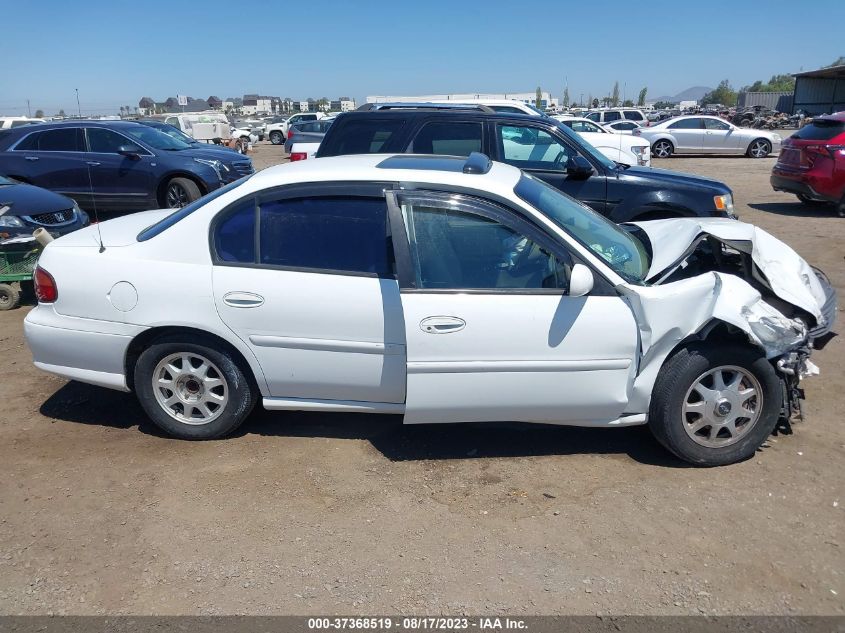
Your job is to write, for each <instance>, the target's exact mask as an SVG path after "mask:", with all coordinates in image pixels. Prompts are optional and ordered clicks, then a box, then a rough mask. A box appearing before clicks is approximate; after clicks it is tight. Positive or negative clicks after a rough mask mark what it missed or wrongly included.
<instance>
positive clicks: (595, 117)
mask: <svg viewBox="0 0 845 633" xmlns="http://www.w3.org/2000/svg"><path fill="white" fill-rule="evenodd" d="M584 118H587V119H590V121H596V122H598V121H601V112H589V113H587V115H586V116H585V117H584Z"/></svg>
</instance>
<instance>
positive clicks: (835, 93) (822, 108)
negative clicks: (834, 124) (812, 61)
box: [792, 65, 845, 114]
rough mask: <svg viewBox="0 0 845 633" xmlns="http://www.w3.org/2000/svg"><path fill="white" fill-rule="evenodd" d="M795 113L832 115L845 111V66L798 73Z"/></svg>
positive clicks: (794, 101) (793, 108)
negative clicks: (800, 111)
mask: <svg viewBox="0 0 845 633" xmlns="http://www.w3.org/2000/svg"><path fill="white" fill-rule="evenodd" d="M793 76H794V77H795V92H794V93H793V97H792V111H793V113H795V112H798V111H799V110H803V111H804V112H806V113H808V114H832V113H833V112H841V111H843V110H845V65H841V66H831V67H830V68H821V69H819V70H811V71H808V72H805V73H797V74H796V75H793Z"/></svg>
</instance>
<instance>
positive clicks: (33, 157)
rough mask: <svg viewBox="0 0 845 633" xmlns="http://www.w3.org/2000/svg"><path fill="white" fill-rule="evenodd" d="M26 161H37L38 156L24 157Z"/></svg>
mask: <svg viewBox="0 0 845 633" xmlns="http://www.w3.org/2000/svg"><path fill="white" fill-rule="evenodd" d="M24 160H32V161H36V160H38V156H24Z"/></svg>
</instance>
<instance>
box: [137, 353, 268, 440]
mask: <svg viewBox="0 0 845 633" xmlns="http://www.w3.org/2000/svg"><path fill="white" fill-rule="evenodd" d="M135 393H136V394H137V396H138V401H139V402H140V403H141V406H142V407H143V408H144V411H145V412H146V413H147V415H148V416H149V417H150V419H151V420H152V421H153V422H154V423H155V424H156V426H158V427H159V428H161V429H162V430H164V431H165V432H167V433H168V434H170V435H173V436H175V437H178V438H182V439H190V440H208V439H214V438H219V437H223V436H225V435H228V434H229V433H231V432H232V431H234V430H235V429H236V428H238V427H239V426H240V425H241V424H242V423H243V421H244V420H245V419H246V417H247V416H248V415H249V412H250V411H251V410H252V407H253V406H254V405H255V395H254V392H253V389H252V386H251V383H250V381H249V380H248V379H247V377H246V375H245V373H244V371H243V370H242V369H241V368H240V367H239V365H238V363H237V362H236V360H235V359H234V358H233V356H232V355H231V354H230V353H229V352H227V351H223V350H221V349H218V348H216V347H214V346H213V344H211V343H209V344H207V345H206V344H198V343H188V342H186V341H184V340H181V339H179V338H175V337H164V338H162V339H159V340H158V341H155V342H154V343H153V344H152V345H150V346H149V347H148V348H147V349H146V350H144V352H143V353H142V354H141V355H140V356H139V357H138V361H137V363H136V365H135Z"/></svg>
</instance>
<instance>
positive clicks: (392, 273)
mask: <svg viewBox="0 0 845 633" xmlns="http://www.w3.org/2000/svg"><path fill="white" fill-rule="evenodd" d="M752 274H753V279H752V277H751V275H752ZM35 282H36V291H37V296H38V299H39V304H38V306H37V307H36V308H34V309H33V310H32V311H31V312H30V313H29V314H28V315H27V317H26V322H25V332H26V339H27V341H28V344H29V346H30V348H31V350H32V353H33V356H34V360H35V364H36V366H38V367H39V368H41V369H43V370H45V371H48V372H51V373H54V374H58V375H59V376H64V377H66V378H70V379H74V380H79V381H82V382H87V383H91V384H94V385H99V386H102V387H108V388H111V389H117V390H123V391H134V392H135V394H136V395H137V397H138V399H139V401H140V403H141V405H142V406H143V408H144V410H145V411H146V413H147V414H148V415H149V417H150V418H151V419H152V421H153V422H155V424H157V425H158V426H160V427H161V428H162V429H164V430H165V431H166V432H168V433H170V434H172V435H174V436H176V437H180V438H188V439H208V438H217V437H222V436H224V435H226V434H228V433H231V432H232V431H233V430H234V429H235V428H237V427H238V426H239V425H240V424H241V423H242V422H243V421H244V419H245V418H246V417H247V415H248V414H249V412H250V410H251V409H252V408H253V406H254V405H255V404H256V403H259V402H260V403H261V404H262V405H263V406H264V407H265V408H266V409H272V410H311V411H341V412H350V411H351V412H356V411H357V412H372V413H392V414H403V415H404V416H405V417H404V420H405V423H408V424H416V423H428V422H435V423H437V422H440V423H447V422H467V421H494V420H499V421H525V422H541V423H552V424H570V425H582V426H593V427H616V426H627V425H636V424H648V425H649V426H650V427H651V429H652V431H653V432H654V435H655V436H656V437H657V439H658V440H660V442H661V443H663V444H664V445H665V446H666V447H667V448H669V450H671V451H672V452H673V453H675V454H676V455H678V456H680V457H681V458H683V459H685V460H688V461H690V462H693V463H695V464H699V465H717V464H727V463H731V462H735V461H737V460H740V459H743V458H746V457H748V456H749V455H751V454H753V453H754V451H755V450H756V449H757V448H758V447H759V446H760V445H761V444H762V443H763V442H764V441H765V440H766V438H767V437H768V435H769V433H770V432H771V431H772V429H773V427H774V425H775V423H776V422H777V420H778V418H779V415H780V414H781V411H782V407H785V408H786V410H787V411H789V410H791V409H794V408H796V407H797V403H798V400H797V398H798V397H799V394H800V390H799V389H798V381H799V379H800V377H801V376H803V375H806V374H808V373H812V372H813V371H814V370H815V368H814V366H813V365H812V363H810V361H809V355H810V353H811V348H812V343H813V341H814V339H816V338H818V337H820V336H823V335H826V334H827V332H828V331H829V328H830V325H831V321H832V318H833V317H832V315H833V314H834V312H835V309H836V302H835V295H833V293H832V290H830V288H829V286H828V285H827V284H826V283H825V282H824V279H823V277H821V276H817V275H816V274H815V273H814V271H813V270H812V269H811V268H810V267H809V266H808V265H807V263H806V262H805V261H804V260H803V259H801V258H800V257H799V256H798V255H797V254H796V253H795V252H794V251H792V250H791V249H790V248H789V247H787V246H786V245H785V244H783V243H781V242H779V241H778V240H776V239H775V238H774V237H772V236H771V235H769V234H767V233H765V232H763V231H761V230H760V229H757V228H755V227H753V226H751V225H748V224H743V223H741V222H738V221H735V220H729V219H700V218H699V219H695V218H683V219H674V220H658V221H653V222H642V223H638V224H636V225H631V226H629V227H627V228H622V227H620V226H617V225H615V224H613V223H611V222H610V221H608V220H606V219H605V218H604V217H603V216H601V215H597V214H596V213H595V212H593V211H591V210H590V209H589V208H587V207H585V206H584V205H582V204H580V203H579V202H577V201H575V200H573V199H572V198H570V197H568V196H566V195H564V194H562V193H561V192H560V191H558V190H556V189H554V188H552V187H550V186H548V185H546V184H545V183H543V182H541V181H540V180H537V179H535V178H533V177H531V176H529V175H525V174H523V173H522V172H520V171H519V170H518V169H515V168H513V167H510V166H507V165H504V164H500V163H492V162H491V161H490V160H489V159H488V158H487V157H486V156H484V155H483V154H472V155H471V156H470V157H469V158H456V157H445V156H415V155H397V156H388V155H364V156H349V157H338V158H321V159H317V160H306V161H302V162H296V163H291V164H289V165H282V166H277V167H271V168H269V169H265V170H263V171H261V172H259V173H257V174H255V175H253V176H249V177H247V178H244V179H242V180H240V181H238V182H236V183H233V184H231V185H228V186H226V187H223V188H222V189H219V190H217V191H215V192H213V193H212V194H210V195H208V196H206V197H204V198H202V199H200V200H198V201H196V202H194V203H191V204H190V205H188V206H186V207H184V208H182V209H180V210H178V211H176V212H172V211H170V210H160V211H148V212H144V213H138V214H134V215H129V216H125V217H121V218H117V219H113V220H110V221H108V222H103V223H101V224H99V225H97V226H93V227H90V228H85V229H81V230H79V231H76V232H74V233H71V234H70V235H67V236H65V237H62V238H59V239H57V240H55V241H54V242H52V243H51V244H49V245H48V246H47V247H46V249H45V250H44V252H43V254H42V255H41V258H40V260H39V263H38V268H37V270H36V273H35ZM784 397H785V398H786V400H784Z"/></svg>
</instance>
